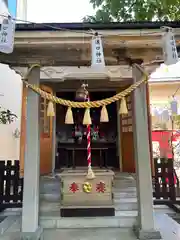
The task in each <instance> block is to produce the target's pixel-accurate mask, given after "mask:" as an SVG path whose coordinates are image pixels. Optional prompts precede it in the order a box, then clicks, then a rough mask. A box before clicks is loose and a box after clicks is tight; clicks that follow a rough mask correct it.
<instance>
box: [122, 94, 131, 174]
mask: <svg viewBox="0 0 180 240" xmlns="http://www.w3.org/2000/svg"><path fill="white" fill-rule="evenodd" d="M126 102H127V107H128V114H127V115H121V117H120V121H121V123H120V126H121V154H122V171H123V172H132V173H134V172H135V158H134V141H133V127H132V123H133V117H132V116H133V109H132V94H131V95H128V96H127V97H126Z"/></svg>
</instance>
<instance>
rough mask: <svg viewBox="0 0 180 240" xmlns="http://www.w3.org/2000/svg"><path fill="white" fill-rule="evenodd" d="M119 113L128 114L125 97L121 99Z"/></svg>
mask: <svg viewBox="0 0 180 240" xmlns="http://www.w3.org/2000/svg"><path fill="white" fill-rule="evenodd" d="M119 114H128V108H127V103H126V99H125V97H123V98H122V99H121V103H120V109H119Z"/></svg>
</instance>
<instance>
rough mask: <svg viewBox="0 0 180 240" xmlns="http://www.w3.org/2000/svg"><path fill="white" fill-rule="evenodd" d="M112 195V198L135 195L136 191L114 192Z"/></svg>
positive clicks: (132, 196)
mask: <svg viewBox="0 0 180 240" xmlns="http://www.w3.org/2000/svg"><path fill="white" fill-rule="evenodd" d="M113 195H114V199H119V198H135V197H137V194H136V192H114V193H113Z"/></svg>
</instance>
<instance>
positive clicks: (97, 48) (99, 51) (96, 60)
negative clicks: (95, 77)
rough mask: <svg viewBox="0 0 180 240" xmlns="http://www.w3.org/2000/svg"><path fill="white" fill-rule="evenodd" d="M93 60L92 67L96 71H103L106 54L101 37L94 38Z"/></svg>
mask: <svg viewBox="0 0 180 240" xmlns="http://www.w3.org/2000/svg"><path fill="white" fill-rule="evenodd" d="M91 46H92V53H91V54H92V60H91V67H93V68H96V69H102V68H104V67H105V61H104V53H103V46H102V40H101V37H100V36H98V35H95V36H94V37H93V38H92V45H91Z"/></svg>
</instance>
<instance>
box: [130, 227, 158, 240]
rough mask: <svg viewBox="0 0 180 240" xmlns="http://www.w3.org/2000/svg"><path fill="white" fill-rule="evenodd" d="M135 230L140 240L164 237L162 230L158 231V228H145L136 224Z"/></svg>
mask: <svg viewBox="0 0 180 240" xmlns="http://www.w3.org/2000/svg"><path fill="white" fill-rule="evenodd" d="M133 231H134V233H135V235H136V237H137V239H139V240H148V239H153V240H155V239H162V237H161V233H160V231H158V230H156V229H152V230H151V229H150V230H143V229H140V228H139V227H138V226H136V225H135V226H134V227H133Z"/></svg>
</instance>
